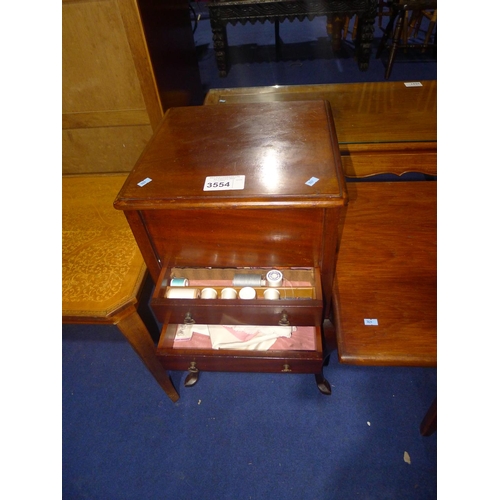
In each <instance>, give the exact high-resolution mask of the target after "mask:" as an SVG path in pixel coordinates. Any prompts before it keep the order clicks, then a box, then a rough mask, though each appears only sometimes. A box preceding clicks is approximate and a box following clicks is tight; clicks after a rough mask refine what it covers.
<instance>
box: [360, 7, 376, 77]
mask: <svg viewBox="0 0 500 500" xmlns="http://www.w3.org/2000/svg"><path fill="white" fill-rule="evenodd" d="M375 15H376V12H375V11H373V12H369V13H366V14H363V16H360V18H359V21H358V31H357V35H356V57H357V60H358V67H359V69H360V70H361V71H366V70H367V69H368V65H369V63H370V56H371V51H372V42H373V32H374V30H375Z"/></svg>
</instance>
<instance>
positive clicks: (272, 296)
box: [264, 288, 280, 300]
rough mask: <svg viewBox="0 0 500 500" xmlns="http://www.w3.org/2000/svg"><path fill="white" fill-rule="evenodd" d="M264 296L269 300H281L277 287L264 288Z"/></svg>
mask: <svg viewBox="0 0 500 500" xmlns="http://www.w3.org/2000/svg"><path fill="white" fill-rule="evenodd" d="M264 298H265V299H267V300H279V299H280V291H279V290H277V289H276V288H267V289H266V290H264Z"/></svg>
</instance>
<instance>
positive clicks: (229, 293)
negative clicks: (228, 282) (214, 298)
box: [220, 288, 238, 299]
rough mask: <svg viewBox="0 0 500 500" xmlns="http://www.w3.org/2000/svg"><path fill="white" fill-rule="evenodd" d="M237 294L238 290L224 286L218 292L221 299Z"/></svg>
mask: <svg viewBox="0 0 500 500" xmlns="http://www.w3.org/2000/svg"><path fill="white" fill-rule="evenodd" d="M237 296H238V292H237V291H236V290H235V289H234V288H224V289H223V290H222V292H221V293H220V298H221V299H235V298H236V297H237Z"/></svg>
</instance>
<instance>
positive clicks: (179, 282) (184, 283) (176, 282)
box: [170, 278, 189, 286]
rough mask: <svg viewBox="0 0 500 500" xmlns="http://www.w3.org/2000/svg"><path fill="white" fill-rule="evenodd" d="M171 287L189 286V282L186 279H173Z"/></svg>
mask: <svg viewBox="0 0 500 500" xmlns="http://www.w3.org/2000/svg"><path fill="white" fill-rule="evenodd" d="M170 286H189V281H188V280H187V279H186V278H172V279H171V280H170Z"/></svg>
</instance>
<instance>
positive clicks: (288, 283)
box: [151, 268, 323, 326]
mask: <svg viewBox="0 0 500 500" xmlns="http://www.w3.org/2000/svg"><path fill="white" fill-rule="evenodd" d="M267 271H268V269H205V268H196V269H195V268H171V269H164V270H162V273H161V274H160V278H159V280H158V282H157V285H156V288H155V291H154V293H153V297H152V300H151V307H152V309H153V311H154V313H155V315H156V317H157V319H158V321H160V322H168V323H180V324H182V323H186V324H192V323H197V324H227V325H234V324H250V325H251V324H254V325H292V326H298V325H301V326H320V325H321V324H322V322H323V318H322V312H323V298H322V293H321V279H320V274H319V269H317V268H310V269H282V270H281V272H282V274H283V283H282V285H281V286H278V287H267V286H254V287H252V288H253V289H254V290H255V293H256V298H254V299H243V298H239V292H240V290H241V289H242V288H243V287H242V286H233V277H234V275H235V274H240V275H241V274H243V275H245V274H253V275H256V274H260V275H262V276H263V279H265V275H266V272H267ZM174 278H177V279H180V278H183V279H186V280H187V282H188V286H183V287H171V286H170V283H171V280H172V279H174ZM206 288H211V289H213V290H215V293H216V296H217V298H213V299H204V298H201V296H202V295H203V293H202V292H203V290H204V289H206ZM225 288H232V289H233V290H235V291H236V294H237V296H236V298H234V299H225V298H221V296H222V290H224V289H225ZM269 288H272V289H273V290H277V291H278V292H279V299H276V300H270V299H267V298H265V297H264V292H265V291H266V290H267V289H269ZM172 293H173V294H174V295H178V296H179V298H171V296H170V294H172ZM186 294H187V295H190V296H191V297H193V298H187V297H182V295H186Z"/></svg>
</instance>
